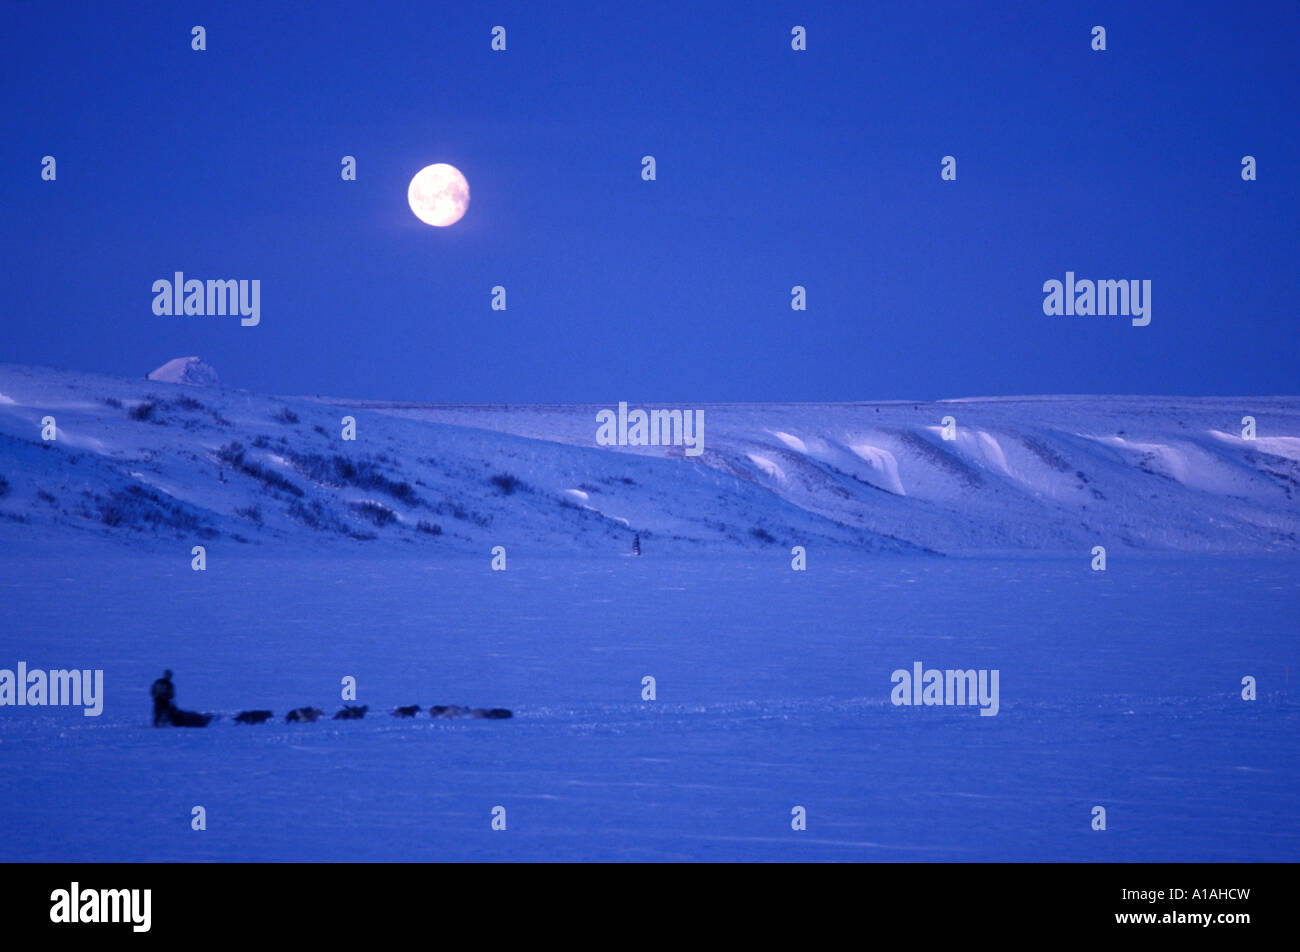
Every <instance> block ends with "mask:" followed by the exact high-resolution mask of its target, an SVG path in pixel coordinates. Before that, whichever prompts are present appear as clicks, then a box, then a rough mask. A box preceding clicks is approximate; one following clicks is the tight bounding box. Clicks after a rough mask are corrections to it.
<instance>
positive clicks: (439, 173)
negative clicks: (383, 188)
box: [406, 162, 469, 228]
mask: <svg viewBox="0 0 1300 952" xmlns="http://www.w3.org/2000/svg"><path fill="white" fill-rule="evenodd" d="M406 200H407V201H408V202H409V203H410V205H411V211H413V212H415V217H416V218H418V219H420V221H422V222H424V223H425V224H426V225H437V226H438V227H439V228H445V227H447V226H448V225H454V224H456V222H458V221H460V219H461V216H462V215H464V214H465V209H467V208H469V182H467V181H465V176H463V175H461V174H460V170H459V169H458V168H456V167H455V166H453V165H447V164H446V163H445V162H439V163H438V164H436V165H426V166H425V167H424V168H422V169H420V171H418V172H416V173H415V178H413V179H411V185H410V187H409V188H408V189H407V190H406Z"/></svg>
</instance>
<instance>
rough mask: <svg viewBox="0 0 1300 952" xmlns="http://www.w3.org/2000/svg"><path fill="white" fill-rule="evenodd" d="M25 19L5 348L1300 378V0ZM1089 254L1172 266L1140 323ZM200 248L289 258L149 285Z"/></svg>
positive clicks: (9, 165) (224, 366)
mask: <svg viewBox="0 0 1300 952" xmlns="http://www.w3.org/2000/svg"><path fill="white" fill-rule="evenodd" d="M196 24H201V25H203V26H204V27H205V28H206V30H207V46H208V48H207V50H206V51H204V52H194V51H192V50H191V48H190V39H191V37H190V30H191V27H193V26H194V25H196ZM498 24H500V25H503V26H505V27H506V30H507V44H508V49H507V51H506V52H504V53H495V52H493V51H492V50H491V49H490V48H489V43H490V39H491V36H490V31H491V28H492V27H493V26H495V25H498ZM796 24H800V25H803V26H805V27H806V28H807V31H808V50H807V51H806V52H794V51H792V50H791V49H790V30H791V27H792V26H794V25H796ZM1096 24H1100V25H1103V26H1105V27H1106V29H1107V46H1108V49H1107V50H1106V51H1105V52H1094V51H1093V50H1092V49H1091V48H1090V41H1091V35H1090V31H1091V28H1092V27H1093V26H1094V25H1096ZM0 43H2V46H0V49H2V51H3V64H4V65H3V67H2V69H3V73H2V75H3V80H2V81H0V89H2V90H3V101H4V109H3V110H2V111H0V142H2V143H3V149H2V150H0V153H2V154H0V163H2V165H0V208H2V209H3V218H2V219H0V221H2V222H3V224H2V225H0V243H2V247H3V254H4V260H5V266H4V269H3V278H2V279H0V282H2V283H0V293H2V294H3V303H4V308H5V313H4V320H3V322H2V323H0V361H6V362H15V363H29V364H43V365H50V366H57V367H67V368H73V369H82V370H93V371H103V372H108V373H115V374H124V375H130V376H137V375H140V374H144V373H146V372H147V371H149V370H151V369H153V368H154V367H155V366H157V365H159V364H161V363H163V362H164V361H166V360H167V359H169V358H172V357H176V356H184V355H191V354H197V355H200V356H202V357H203V358H204V360H205V361H207V362H209V363H211V364H212V365H213V366H215V367H216V368H217V370H218V371H219V373H220V374H221V376H222V381H223V383H225V384H227V385H229V386H236V387H246V388H248V389H252V390H257V391H264V392H276V393H322V394H332V395H343V396H357V397H378V398H384V397H391V398H394V399H403V400H419V401H431V402H445V401H484V402H548V401H555V402H570V401H573V402H579V401H582V402H585V401H593V402H608V401H617V400H632V401H683V402H690V401H722V400H745V401H767V400H809V401H822V400H836V401H838V400H872V399H923V398H939V397H958V396H978V395H1001V394H1027V393H1162V394H1190V395H1201V394H1205V395H1210V394H1294V393H1296V392H1297V387H1296V382H1297V366H1298V365H1300V359H1298V358H1300V345H1298V344H1297V334H1296V317H1297V301H1298V300H1300V278H1298V277H1297V267H1296V258H1297V256H1296V251H1297V221H1298V219H1300V214H1298V213H1300V190H1298V187H1297V166H1298V164H1300V154H1298V150H1297V145H1298V144H1300V136H1298V135H1297V119H1298V117H1300V83H1298V82H1297V79H1296V76H1297V63H1300V4H1296V3H1294V2H1275V3H1262V4H1258V5H1253V4H1251V5H1246V4H1233V3H1217V4H1208V5H1206V4H1192V3H1186V2H1179V3H1158V4H1131V3H1096V4H1085V5H1078V4H1060V3H1023V4H1015V5H1011V6H1003V5H987V4H973V3H953V4H913V3H903V4H874V3H848V4H833V5H832V4H824V3H781V4H761V5H748V4H712V3H690V4H680V5H673V6H664V5H660V4H631V3H605V4H583V5H580V6H579V5H559V4H549V3H548V4H538V3H535V2H534V3H518V4H515V3H494V4H489V5H483V6H472V5H463V4H461V5H444V4H433V3H427V2H421V3H403V4H385V3H349V4H336V3H330V2H322V3H314V4H310V5H303V4H280V3H264V2H258V3H243V2H239V3H212V4H205V3H179V4H174V3H167V4H164V3H152V4H131V3H127V4H94V5H89V4H49V3H32V2H21V3H6V4H5V10H4V28H3V40H2V41H0ZM47 154H48V155H53V156H54V157H55V158H56V160H57V163H58V165H57V172H58V177H57V180H56V181H55V182H53V183H49V182H44V181H42V180H41V176H40V170H41V169H40V163H41V158H42V156H44V155H47ZM646 154H651V155H654V156H655V158H656V160H657V166H658V169H657V171H658V179H657V181H654V182H644V181H642V180H641V175H640V172H641V157H642V156H643V155H646ZM344 155H354V156H356V158H357V162H358V179H357V181H355V182H344V181H342V180H341V178H340V175H339V171H340V159H341V157H342V156H344ZM944 155H953V156H955V157H956V159H957V163H958V164H957V169H958V178H957V181H955V182H944V181H941V180H940V175H939V173H940V159H941V157H942V156H944ZM1243 155H1253V156H1255V157H1256V159H1257V161H1258V170H1259V171H1258V181H1254V182H1244V181H1242V178H1241V174H1240V171H1241V158H1242V156H1243ZM434 162H448V163H451V164H453V165H455V166H457V167H458V168H460V169H461V170H462V171H463V172H464V174H465V175H466V177H467V178H468V180H469V183H470V188H471V190H472V203H471V206H470V209H469V212H468V214H467V215H466V216H465V218H464V219H463V220H462V221H460V222H459V223H458V224H456V225H454V226H452V227H450V228H447V229H435V228H431V227H429V226H426V225H423V224H421V223H420V222H419V221H418V220H417V219H416V218H415V217H414V216H413V215H412V214H411V212H410V210H409V209H408V207H407V204H406V186H407V183H408V182H409V180H410V178H411V176H412V175H413V174H414V173H415V172H416V171H418V170H419V169H420V168H421V167H422V166H425V165H428V164H431V163H434ZM1067 270H1069V271H1074V272H1076V274H1078V275H1079V276H1080V277H1088V278H1096V279H1101V278H1135V279H1147V280H1150V281H1151V282H1152V288H1153V291H1152V321H1151V324H1150V326H1148V327H1145V328H1138V327H1132V326H1130V323H1129V321H1128V320H1127V319H1122V318H1116V317H1048V316H1045V315H1044V313H1043V310H1042V302H1043V297H1044V294H1043V291H1042V285H1043V282H1044V281H1046V280H1049V279H1052V278H1055V279H1058V280H1060V279H1063V278H1064V276H1065V272H1066V271H1067ZM175 271H183V272H185V273H186V275H187V277H196V278H200V279H206V278H244V279H254V278H256V279H260V280H261V282H262V302H261V306H262V320H261V324H260V326H258V327H255V328H242V327H240V326H239V323H238V320H237V319H231V318H218V317H158V316H155V315H154V314H153V312H152V310H151V301H152V293H151V291H150V287H151V285H152V283H153V281H155V280H156V279H159V278H170V277H171V276H172V273H173V272H175ZM796 284H799V285H804V286H806V287H807V289H808V310H807V311H806V312H795V311H792V310H791V308H790V289H791V287H792V286H793V285H796ZM495 285H503V286H504V287H505V288H506V289H507V294H508V310H506V311H504V312H498V311H493V310H491V308H490V307H489V302H490V291H491V288H492V287H493V286H495Z"/></svg>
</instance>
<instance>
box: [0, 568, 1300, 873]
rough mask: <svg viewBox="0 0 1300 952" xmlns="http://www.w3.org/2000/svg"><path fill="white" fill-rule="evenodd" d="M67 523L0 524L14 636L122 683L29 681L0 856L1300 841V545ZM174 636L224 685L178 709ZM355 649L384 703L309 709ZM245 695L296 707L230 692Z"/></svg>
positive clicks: (11, 746)
mask: <svg viewBox="0 0 1300 952" xmlns="http://www.w3.org/2000/svg"><path fill="white" fill-rule="evenodd" d="M105 544H106V543H105ZM61 547H62V546H60V548H61ZM69 548H71V549H72V551H73V552H74V554H72V555H69V556H64V555H60V554H58V553H57V552H50V553H48V554H45V555H39V554H38V555H33V554H31V553H26V555H27V557H22V558H20V557H18V556H17V555H16V554H15V552H14V550H12V549H11V550H10V551H7V552H5V553H3V555H0V598H2V599H3V604H4V606H5V609H4V612H3V616H2V617H0V667H4V668H10V669H12V668H13V667H14V666H15V665H16V664H17V662H19V661H25V662H27V664H28V666H29V667H31V668H37V667H40V668H71V667H77V668H103V669H104V671H105V687H106V702H105V708H104V712H103V714H102V716H100V717H98V718H91V717H84V716H83V715H82V713H81V711H80V709H78V708H53V707H46V708H30V707H23V708H6V709H5V710H4V712H3V716H0V829H3V831H4V834H3V836H2V837H0V859H3V860H339V861H346V860H413V861H424V860H777V861H781V860H945V861H946V860H1096V861H1110V860H1247V861H1249V860H1290V861H1295V860H1297V859H1300V804H1298V803H1297V794H1296V792H1297V790H1300V757H1297V753H1298V752H1300V750H1298V747H1300V740H1298V738H1300V703H1297V700H1296V694H1295V691H1296V690H1297V689H1300V684H1297V685H1294V686H1290V690H1288V684H1287V678H1288V673H1287V671H1288V669H1287V666H1288V665H1290V666H1292V667H1294V666H1295V661H1296V653H1295V646H1296V643H1297V634H1298V631H1300V629H1298V628H1297V622H1298V621H1300V617H1298V616H1300V612H1298V611H1297V604H1298V602H1297V578H1298V577H1300V576H1298V574H1297V568H1300V563H1297V561H1296V560H1295V559H1294V558H1293V557H1277V558H1231V557H1199V558H1186V557H1166V556H1154V555H1147V556H1133V557H1126V558H1112V559H1111V563H1110V566H1109V570H1108V571H1106V572H1105V573H1094V572H1092V571H1091V570H1090V569H1089V565H1088V559H1087V557H1086V554H1085V555H1083V556H1081V557H1079V558H1075V559H1070V560H1064V559H1059V558H1051V557H1046V556H1035V557H1032V558H1026V559H1020V560H1007V559H994V558H944V557H926V556H872V557H854V556H851V555H843V554H837V555H835V556H834V557H826V558H824V559H823V558H820V557H819V553H818V552H817V551H816V550H815V549H814V550H811V551H810V556H809V559H810V561H809V570H808V571H807V572H805V573H796V572H792V571H791V570H790V566H789V557H788V555H782V553H781V550H779V549H775V550H773V551H772V552H771V554H770V555H746V556H738V557H731V558H717V559H708V558H699V559H695V560H690V559H680V560H675V561H660V560H658V559H657V558H656V557H655V556H654V554H653V553H647V555H646V557H643V558H642V559H632V558H626V557H613V558H599V559H598V558H590V559H585V560H568V559H562V558H558V557H556V558H541V559H529V558H527V557H526V556H524V555H517V556H516V555H512V556H511V558H510V562H509V569H508V571H506V572H504V573H501V572H492V571H490V570H489V558H488V556H487V553H486V552H485V553H484V555H483V557H482V558H481V559H474V558H449V557H448V558H437V559H420V560H399V559H392V558H381V557H372V558H363V557H355V558H354V557H346V558H345V557H337V556H332V557H325V558H312V557H310V556H307V557H302V558H285V557H283V554H282V553H281V554H276V553H273V552H260V553H257V554H254V555H251V556H250V555H248V554H246V553H244V554H241V556H240V558H239V559H238V560H237V561H234V560H229V559H225V558H221V557H216V558H214V557H213V556H212V555H210V556H209V568H208V570H207V571H206V572H204V573H197V572H192V571H190V568H189V563H188V555H187V554H185V553H184V552H181V554H180V555H176V556H171V557H167V558H164V557H162V556H158V555H145V554H130V553H125V552H123V551H114V552H112V553H111V554H109V555H107V556H106V554H105V553H103V552H100V553H94V552H91V551H89V550H87V549H85V548H83V547H69ZM178 551H179V550H178ZM186 551H187V550H186ZM916 661H920V662H922V663H923V664H924V665H925V666H926V667H936V668H963V669H964V668H975V669H981V668H987V669H998V670H999V671H1000V711H999V713H998V714H997V716H995V717H981V716H979V713H978V709H977V708H974V707H963V708H946V707H919V708H917V707H895V706H893V705H892V704H891V703H890V700H889V698H890V690H891V687H892V685H891V682H890V675H891V672H892V671H894V670H895V669H898V668H905V669H910V668H911V665H912V663H913V662H916ZM164 667H169V668H172V669H174V671H175V676H176V685H177V691H178V697H177V700H178V702H179V704H180V705H181V706H182V707H185V708H188V709H192V710H201V711H218V712H221V713H223V714H224V715H226V717H225V718H223V719H222V720H220V721H217V722H215V723H214V724H212V725H211V726H210V727H208V728H207V729H204V730H180V729H169V730H154V729H152V728H150V727H149V726H148V724H149V716H150V712H149V699H148V688H149V684H150V682H151V681H152V680H153V679H154V678H156V677H158V675H159V674H160V673H161V671H162V669H163V668H164ZM347 675H350V676H353V677H355V678H356V679H357V683H358V703H364V704H369V705H370V707H371V713H370V715H369V716H367V717H366V719H364V720H362V721H356V722H334V721H329V720H324V721H321V722H318V723H315V724H285V723H284V721H283V715H284V713H285V712H286V711H287V710H288V709H289V708H292V707H298V706H302V705H309V704H310V705H316V706H320V707H323V708H325V709H326V711H327V713H329V712H332V711H334V710H336V709H337V708H339V707H341V706H342V703H343V702H341V701H340V700H339V690H340V687H339V685H340V679H341V678H343V677H344V676H347ZM646 675H650V676H653V677H654V678H655V679H656V681H657V694H658V698H657V700H655V701H652V702H646V701H642V700H641V679H642V677H643V676H646ZM1247 675H1249V676H1253V677H1255V678H1256V679H1257V680H1258V685H1259V687H1258V690H1259V698H1258V700H1256V701H1254V702H1247V701H1244V700H1242V699H1241V696H1240V692H1241V680H1242V678H1243V677H1245V676H1247ZM1296 676H1297V677H1300V672H1297V675H1296ZM401 704H420V705H421V707H427V706H429V705H430V704H465V705H471V706H484V707H493V706H502V707H508V708H511V709H513V710H514V711H515V718H514V719H513V720H509V721H453V722H434V721H431V720H430V719H429V718H428V717H427V715H423V714H422V715H421V716H420V717H418V718H417V719H416V720H414V721H407V720H398V719H396V718H393V717H390V716H389V715H388V711H389V710H390V709H391V708H393V707H395V706H397V705H401ZM247 708H270V709H272V710H273V711H275V712H276V719H275V721H274V722H272V723H268V724H264V725H261V726H237V725H235V724H233V723H231V721H230V720H229V715H231V714H233V713H234V712H237V711H239V710H241V709H247ZM195 805H202V806H203V807H204V808H205V809H206V811H207V829H206V830H205V831H201V832H198V831H193V830H191V829H190V816H191V808H192V807H193V806H195ZM498 805H500V806H504V807H505V808H506V811H507V814H506V815H507V829H506V830H505V831H493V830H492V829H491V827H490V822H491V818H492V815H491V811H492V809H493V807H495V806H498ZM796 805H798V806H803V807H804V808H806V811H807V830H806V831H802V832H796V831H793V830H792V829H791V809H792V808H793V807H794V806H796ZM1094 805H1102V806H1104V807H1105V808H1106V810H1107V814H1108V829H1107V830H1106V831H1104V832H1094V831H1093V830H1091V829H1090V819H1091V810H1092V807H1093V806H1094Z"/></svg>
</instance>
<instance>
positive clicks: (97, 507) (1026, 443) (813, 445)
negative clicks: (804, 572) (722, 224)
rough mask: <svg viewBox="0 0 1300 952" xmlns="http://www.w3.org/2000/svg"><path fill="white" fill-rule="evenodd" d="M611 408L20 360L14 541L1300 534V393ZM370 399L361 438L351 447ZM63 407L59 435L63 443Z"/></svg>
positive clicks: (1109, 539) (529, 542) (1157, 539)
mask: <svg viewBox="0 0 1300 952" xmlns="http://www.w3.org/2000/svg"><path fill="white" fill-rule="evenodd" d="M598 409H601V408H600V407H597V406H590V407H587V406H505V405H483V406H467V405H454V406H449V405H416V404H398V403H390V402H378V401H357V400H346V399H327V398H320V397H316V398H304V397H296V398H295V397H274V396H262V395H256V394H250V393H245V392H241V391H231V390H224V389H219V388H216V387H209V388H204V389H202V390H196V389H195V388H193V387H189V386H183V385H178V384H168V383H164V382H160V381H145V380H129V379H124V378H118V377H109V376H103V375H95V374H84V373H75V372H70V371H60V370H49V369H44V368H32V367H23V366H16V365H0V480H2V482H0V534H2V535H0V538H6V539H19V538H24V537H33V536H37V535H39V536H41V537H43V538H49V537H50V535H51V532H52V531H55V532H57V531H67V532H70V533H94V534H100V535H104V536H108V537H112V538H117V539H122V540H127V541H129V542H131V543H132V544H141V545H144V544H149V543H150V542H151V541H153V540H159V539H171V538H180V539H186V540H193V541H196V542H198V541H203V540H205V539H217V538H226V539H231V540H234V541H236V542H241V543H247V544H249V545H259V544H262V545H277V544H292V545H302V544H307V545H343V546H349V547H355V546H363V547H370V548H384V547H387V546H396V547H399V548H401V549H402V550H403V551H409V552H416V551H428V552H430V553H431V554H436V553H437V552H440V551H441V552H449V553H452V552H457V553H458V552H473V553H476V554H480V555H481V554H482V553H483V552H485V551H487V548H488V547H491V546H493V545H505V546H507V547H508V548H509V547H511V546H514V547H516V549H520V548H522V550H523V551H525V552H530V553H533V554H538V555H564V554H584V553H585V554H594V553H598V552H606V553H617V554H622V553H626V552H628V551H630V549H631V541H632V537H633V534H634V533H639V534H640V535H641V536H642V540H643V545H644V547H645V549H646V551H647V554H650V553H657V552H689V551H701V552H708V551H726V550H750V551H754V550H761V549H765V548H770V549H774V550H777V549H784V550H785V551H786V552H787V553H788V551H789V548H790V546H792V545H796V544H799V545H805V546H808V547H809V548H810V549H812V548H813V547H817V548H834V549H842V550H856V551H868V552H882V553H906V552H916V551H931V552H938V553H949V554H962V553H982V552H1017V551H1038V552H1057V551H1059V552H1078V551H1080V550H1084V551H1086V550H1087V549H1089V548H1090V547H1091V546H1093V545H1098V544H1100V545H1105V546H1106V547H1107V548H1108V550H1109V549H1135V550H1151V551H1186V552H1234V553H1269V552H1292V553H1293V552H1295V551H1297V550H1300V534H1298V533H1300V505H1297V502H1298V500H1297V497H1296V493H1297V490H1300V399H1297V398H1292V397H1270V398H1259V397H1248V398H1154V397H1041V398H1021V399H988V400H964V401H943V402H935V403H901V402H888V403H875V404H869V403H868V404H824V405H822V404H715V405H708V404H706V405H703V407H702V409H703V410H704V418H705V429H704V453H703V455H701V456H699V457H688V456H686V455H685V454H684V453H683V452H682V448H681V447H657V446H656V447H598V446H597V445H596V444H595V431H596V411H597V410H598ZM345 415H350V416H353V417H355V418H356V421H357V437H358V438H357V440H356V441H344V440H342V439H341V436H340V432H341V423H340V421H341V419H342V417H343V416H345ZM1245 415H1251V416H1253V417H1255V419H1256V421H1257V424H1256V425H1257V430H1258V438H1257V439H1255V440H1253V441H1251V440H1244V439H1242V438H1241V437H1240V435H1239V434H1240V432H1241V431H1240V420H1241V418H1242V417H1243V416H1245ZM46 416H53V417H54V418H55V420H56V425H57V431H58V439H57V440H56V441H53V442H46V441H43V440H42V439H41V429H42V426H41V420H42V419H43V418H44V417H46ZM945 416H954V417H955V418H956V421H957V430H956V439H954V440H945V439H943V437H942V433H941V423H940V421H941V420H942V418H943V417H945Z"/></svg>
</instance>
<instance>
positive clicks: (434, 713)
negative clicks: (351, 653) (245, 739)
mask: <svg viewBox="0 0 1300 952" xmlns="http://www.w3.org/2000/svg"><path fill="white" fill-rule="evenodd" d="M149 693H150V695H152V697H153V726H154V727H206V726H207V725H208V724H209V723H210V722H211V721H212V719H213V718H214V717H216V715H215V714H200V713H198V712H196V711H183V710H181V709H180V708H179V707H177V706H176V686H175V685H174V684H172V673H171V671H170V670H168V671H164V672H163V676H162V677H161V678H159V679H158V680H157V681H155V682H154V683H153V687H151V688H150V689H149ZM369 710H370V706H369V705H367V704H359V705H358V704H348V705H345V706H344V708H343V710H341V711H339V712H337V713H336V714H335V715H334V720H336V721H357V720H360V719H361V718H363V717H365V716H366V712H367V711H369ZM419 713H420V705H418V704H409V705H407V706H405V707H399V708H395V709H394V710H393V717H415V716H416V715H417V714H419ZM324 715H325V712H324V711H323V710H321V709H320V708H319V707H296V708H294V709H293V710H292V711H290V712H289V713H288V714H286V715H285V717H284V719H285V721H286V722H288V723H290V724H296V723H303V724H310V723H312V722H313V721H316V720H319V719H320V718H321V717H323V716H324ZM274 716H275V715H274V714H273V713H272V712H270V711H265V710H257V711H240V712H239V713H238V714H236V715H235V723H236V724H262V723H265V722H266V721H269V720H270V719H271V718H272V717H274ZM429 716H430V717H432V718H435V719H437V718H448V719H450V718H457V717H471V718H473V717H478V718H485V719H487V720H492V721H498V720H503V719H505V718H507V717H513V716H514V715H513V714H512V713H511V712H510V711H508V710H506V709H505V708H504V707H490V708H483V707H461V706H459V705H457V704H437V705H434V706H432V707H430V708H429Z"/></svg>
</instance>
